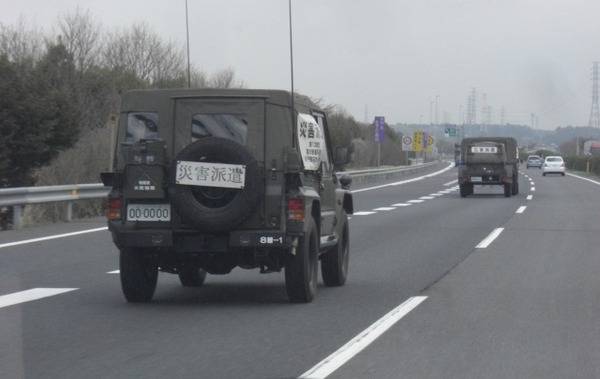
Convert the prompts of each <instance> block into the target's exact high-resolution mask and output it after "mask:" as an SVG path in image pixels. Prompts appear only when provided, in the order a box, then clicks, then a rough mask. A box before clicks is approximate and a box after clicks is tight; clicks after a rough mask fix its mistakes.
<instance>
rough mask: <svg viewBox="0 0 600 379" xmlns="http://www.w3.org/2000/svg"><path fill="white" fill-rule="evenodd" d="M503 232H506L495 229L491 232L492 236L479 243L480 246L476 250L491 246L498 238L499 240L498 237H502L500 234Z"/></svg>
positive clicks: (501, 229)
mask: <svg viewBox="0 0 600 379" xmlns="http://www.w3.org/2000/svg"><path fill="white" fill-rule="evenodd" d="M503 230H504V228H496V229H494V231H493V232H491V233H490V235H489V236H487V237H486V238H485V239H484V240H483V241H481V242H479V245H477V246H475V248H477V249H485V248H486V247H488V246H490V244H491V243H492V242H494V240H495V239H496V238H498V236H499V235H500V233H502V231H503Z"/></svg>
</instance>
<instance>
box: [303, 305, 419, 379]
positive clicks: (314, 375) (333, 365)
mask: <svg viewBox="0 0 600 379" xmlns="http://www.w3.org/2000/svg"><path fill="white" fill-rule="evenodd" d="M425 299H427V296H415V297H411V298H409V299H408V300H406V301H405V302H404V303H402V304H400V305H399V306H398V307H396V308H394V309H393V310H392V311H391V312H389V313H388V314H386V315H385V316H383V317H382V318H380V319H379V320H378V321H376V322H375V323H374V324H373V325H371V326H370V327H368V328H367V329H365V330H364V331H363V332H362V333H360V334H359V335H357V336H356V337H354V338H353V339H352V340H350V341H349V342H348V343H347V344H345V345H344V346H342V347H341V348H339V349H338V350H337V351H336V352H335V353H333V354H331V355H330V356H328V357H327V358H325V359H323V360H322V361H321V362H320V363H319V364H317V365H316V366H315V367H313V368H311V369H310V370H308V371H307V372H305V373H304V374H302V375H301V376H300V378H299V379H308V378H310V379H324V378H326V377H327V376H329V374H331V373H332V372H334V371H335V370H337V369H338V368H340V367H341V366H342V365H344V364H345V363H346V362H348V361H349V360H350V359H352V358H353V357H354V356H355V355H356V354H358V353H360V352H361V351H362V350H363V349H364V348H366V347H367V346H369V345H370V344H371V343H372V342H373V341H375V340H376V339H377V338H378V337H379V336H381V335H382V334H383V333H385V332H386V331H387V330H388V329H389V328H391V327H392V326H393V325H394V324H395V323H396V322H398V321H400V319H402V318H403V317H404V316H406V315H407V314H408V313H409V312H410V311H412V310H413V309H415V308H416V307H417V306H418V305H419V304H421V303H422V302H423V301H424V300H425Z"/></svg>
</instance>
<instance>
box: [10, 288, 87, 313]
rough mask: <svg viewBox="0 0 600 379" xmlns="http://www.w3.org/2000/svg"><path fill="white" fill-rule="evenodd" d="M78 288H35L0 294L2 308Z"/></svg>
mask: <svg viewBox="0 0 600 379" xmlns="http://www.w3.org/2000/svg"><path fill="white" fill-rule="evenodd" d="M77 289H78V288H33V289H30V290H26V291H21V292H15V293H11V294H10V295H4V296H0V308H4V307H8V306H11V305H15V304H20V303H25V302H27V301H33V300H38V299H42V298H44V297H49V296H54V295H60V294H61V293H65V292H70V291H75V290H77Z"/></svg>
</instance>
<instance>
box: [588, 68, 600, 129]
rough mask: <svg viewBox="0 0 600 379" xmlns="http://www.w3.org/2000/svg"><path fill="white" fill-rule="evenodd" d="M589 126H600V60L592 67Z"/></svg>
mask: <svg viewBox="0 0 600 379" xmlns="http://www.w3.org/2000/svg"><path fill="white" fill-rule="evenodd" d="M589 126H591V127H594V128H598V127H600V111H599V110H598V62H594V66H593V68H592V109H591V110H590V123H589Z"/></svg>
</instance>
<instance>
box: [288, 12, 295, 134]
mask: <svg viewBox="0 0 600 379" xmlns="http://www.w3.org/2000/svg"><path fill="white" fill-rule="evenodd" d="M288 9H289V17H290V77H291V85H292V122H293V121H294V45H293V37H292V0H288Z"/></svg>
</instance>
